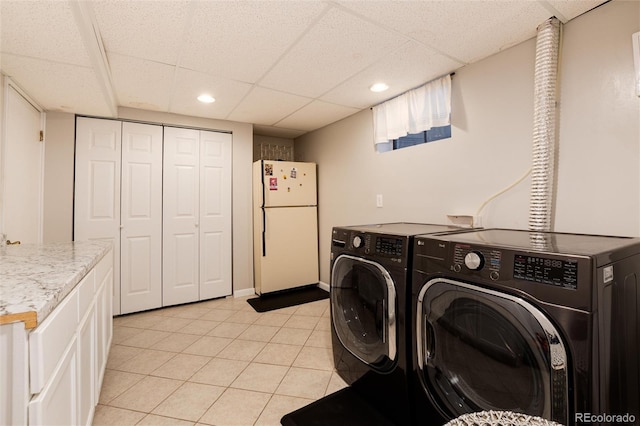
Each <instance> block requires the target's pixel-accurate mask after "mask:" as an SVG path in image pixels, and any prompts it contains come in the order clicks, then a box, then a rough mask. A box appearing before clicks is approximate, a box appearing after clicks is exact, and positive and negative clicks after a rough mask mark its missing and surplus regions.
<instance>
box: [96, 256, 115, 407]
mask: <svg viewBox="0 0 640 426" xmlns="http://www.w3.org/2000/svg"><path fill="white" fill-rule="evenodd" d="M109 256H110V254H109V253H107V255H106V256H105V257H104V258H103V259H102V260H101V261H100V263H98V265H97V266H96V288H97V289H96V366H95V369H96V390H95V392H96V393H95V394H96V395H99V394H100V389H101V387H102V379H103V377H104V370H105V368H106V366H107V356H108V354H109V345H110V344H111V334H112V332H113V318H112V317H113V315H112V311H111V294H112V290H111V288H112V287H113V267H112V266H111V257H109ZM96 402H97V401H96Z"/></svg>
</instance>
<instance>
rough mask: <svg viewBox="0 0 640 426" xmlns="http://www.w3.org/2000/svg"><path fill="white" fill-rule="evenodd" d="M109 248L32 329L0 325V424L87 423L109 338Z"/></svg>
mask: <svg viewBox="0 0 640 426" xmlns="http://www.w3.org/2000/svg"><path fill="white" fill-rule="evenodd" d="M112 259H113V255H112V253H111V250H110V251H109V252H107V253H106V254H105V256H104V257H103V258H102V259H101V260H100V261H99V262H98V264H97V265H96V266H94V267H93V268H92V269H91V270H90V271H89V272H88V273H87V274H86V276H85V277H84V278H82V280H81V281H80V282H79V283H78V284H77V285H76V286H75V288H74V289H73V290H72V291H71V292H70V293H69V294H68V295H67V296H66V297H65V298H64V299H63V300H62V302H60V303H59V304H58V305H57V306H56V307H55V309H54V310H53V311H52V312H51V313H50V314H49V315H48V316H47V317H46V318H45V319H44V321H42V323H41V324H38V325H37V327H36V328H35V329H33V330H27V329H25V323H23V322H15V323H10V324H4V325H0V343H1V344H0V361H1V362H2V363H1V364H0V396H1V397H2V401H0V424H30V425H77V424H82V425H90V424H91V423H92V421H93V415H94V412H95V407H96V405H97V404H98V397H99V395H100V386H101V384H102V378H103V376H104V370H105V367H106V359H107V354H108V352H109V345H110V344H111V335H112V325H113V324H112V318H111V316H112V310H111V305H110V304H109V303H110V297H109V295H110V294H111V293H112V287H113V260H112Z"/></svg>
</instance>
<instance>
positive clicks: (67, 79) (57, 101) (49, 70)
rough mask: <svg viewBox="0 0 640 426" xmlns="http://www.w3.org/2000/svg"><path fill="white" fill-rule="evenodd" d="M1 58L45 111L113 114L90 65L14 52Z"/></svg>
mask: <svg viewBox="0 0 640 426" xmlns="http://www.w3.org/2000/svg"><path fill="white" fill-rule="evenodd" d="M0 60H1V62H2V71H3V72H4V73H5V74H6V75H8V76H9V77H11V78H12V79H13V80H14V81H15V82H16V83H17V84H18V85H19V86H20V87H21V88H22V89H23V90H24V91H25V92H26V93H27V94H28V95H29V96H30V97H32V98H33V99H34V100H35V101H36V102H37V103H38V104H40V106H42V107H43V108H44V109H45V110H48V111H62V112H73V113H78V114H87V115H98V116H104V117H109V116H111V110H110V109H109V106H108V104H107V102H106V100H105V98H104V96H103V93H102V91H101V90H100V86H99V85H98V82H97V80H96V78H95V75H94V73H93V71H92V70H91V69H90V68H86V67H80V66H77V65H69V64H61V63H59V62H49V61H42V60H40V59H33V58H25V57H21V56H15V55H10V54H3V55H2V57H1V58H0Z"/></svg>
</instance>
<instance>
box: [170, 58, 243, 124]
mask: <svg viewBox="0 0 640 426" xmlns="http://www.w3.org/2000/svg"><path fill="white" fill-rule="evenodd" d="M250 89H251V85H250V84H246V83H240V82H237V81H233V80H227V79H224V78H220V77H214V76H211V75H208V74H204V73H199V72H195V71H191V70H186V69H184V68H178V70H177V72H176V82H175V87H174V88H173V91H172V98H171V104H170V107H169V112H173V113H176V114H183V115H193V116H195V117H206V118H216V119H226V118H227V116H228V115H229V113H230V112H231V111H232V110H233V109H234V108H235V107H236V105H238V103H239V102H240V101H241V100H242V98H244V96H245V95H246V94H247V92H249V90H250ZM202 93H208V94H210V95H211V96H213V97H214V98H215V99H216V101H215V102H214V103H212V104H203V103H201V102H198V100H197V99H196V98H197V97H198V96H199V95H201V94H202Z"/></svg>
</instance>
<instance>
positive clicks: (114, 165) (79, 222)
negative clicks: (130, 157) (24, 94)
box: [73, 117, 122, 315]
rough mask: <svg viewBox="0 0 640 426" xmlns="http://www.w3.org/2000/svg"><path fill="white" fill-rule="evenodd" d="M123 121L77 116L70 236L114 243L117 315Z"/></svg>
mask: <svg viewBox="0 0 640 426" xmlns="http://www.w3.org/2000/svg"><path fill="white" fill-rule="evenodd" d="M121 140H122V122H120V121H115V120H98V119H94V118H85V117H78V118H77V119H76V170H75V187H74V214H73V239H74V240H75V241H82V240H106V241H111V243H112V244H113V314H114V315H118V314H120V164H121V163H120V161H121V156H122V154H121Z"/></svg>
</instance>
